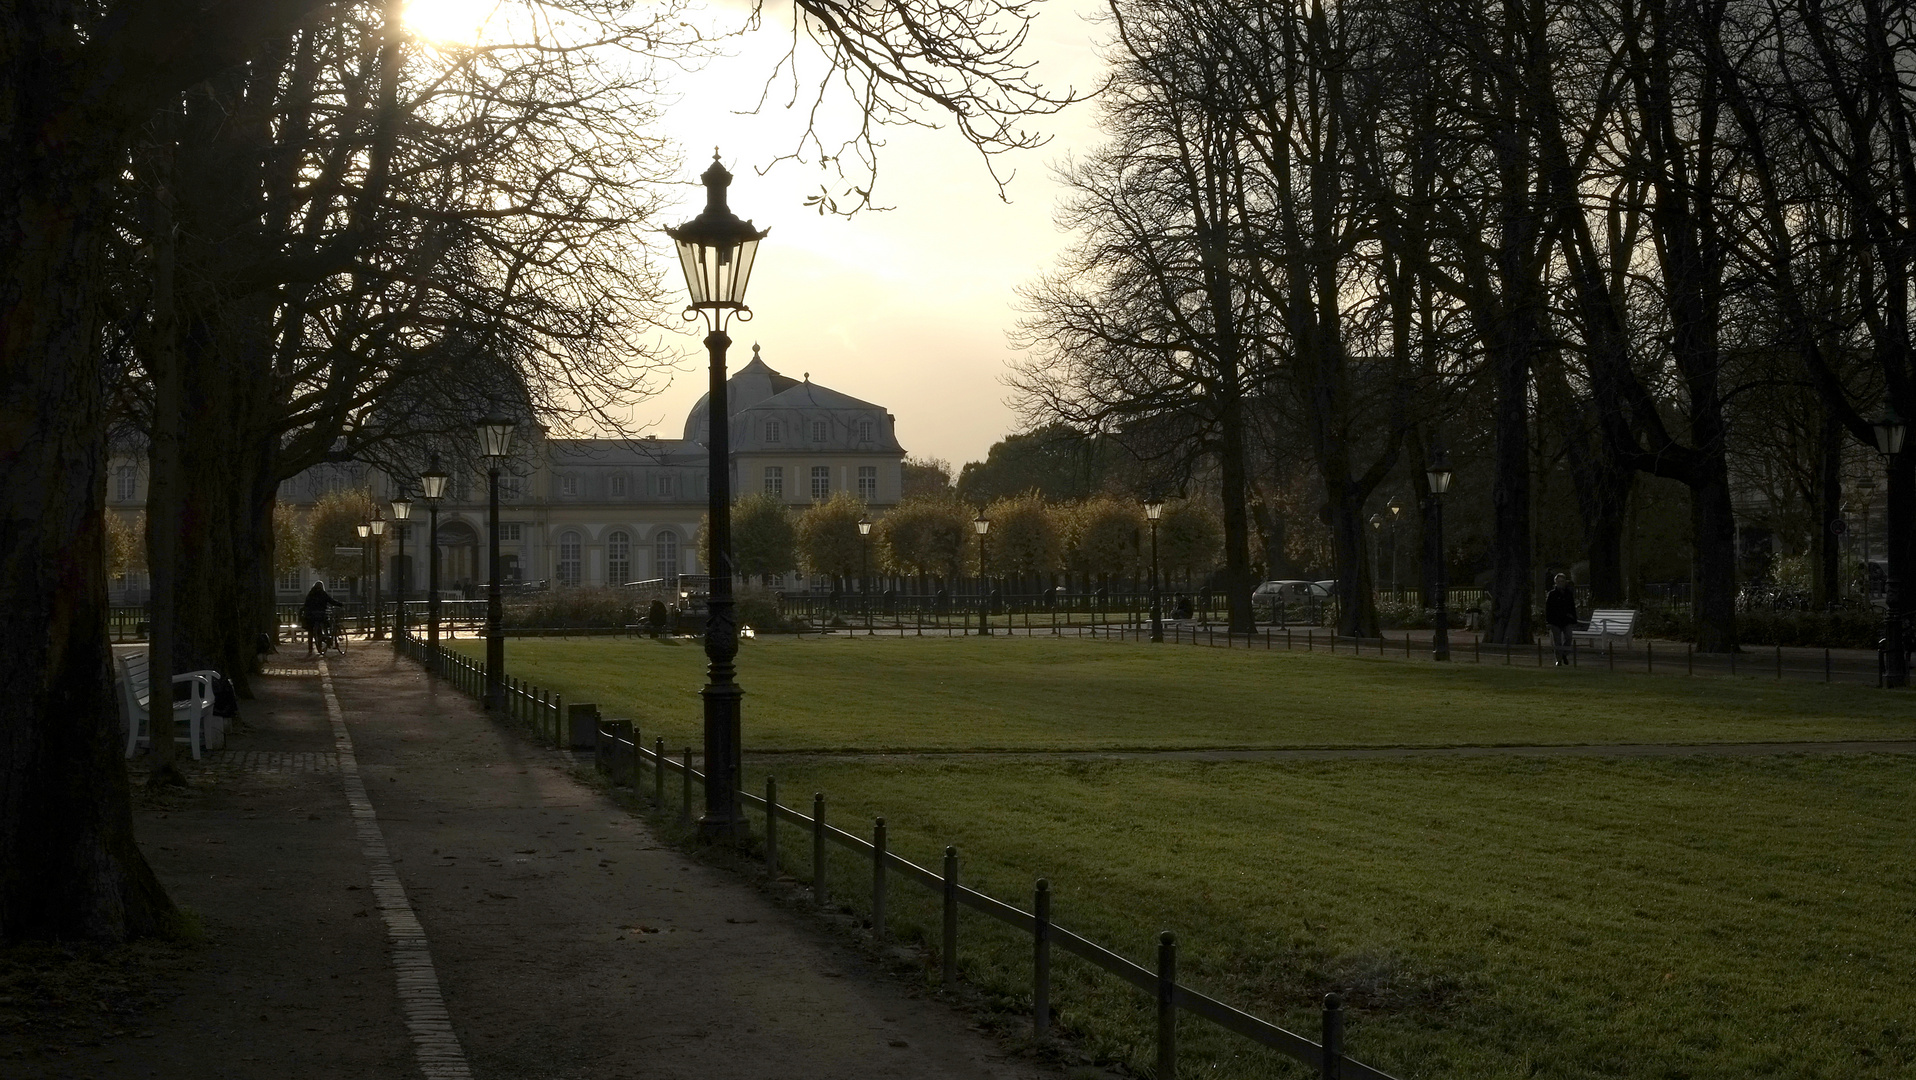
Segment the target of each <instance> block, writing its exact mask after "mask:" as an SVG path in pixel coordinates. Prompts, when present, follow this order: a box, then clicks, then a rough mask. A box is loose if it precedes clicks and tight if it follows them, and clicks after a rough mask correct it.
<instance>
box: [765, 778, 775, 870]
mask: <svg viewBox="0 0 1916 1080" xmlns="http://www.w3.org/2000/svg"><path fill="white" fill-rule="evenodd" d="M765 872H766V873H768V874H770V875H772V880H773V881H777V880H778V778H777V777H775V776H768V777H766V778H765Z"/></svg>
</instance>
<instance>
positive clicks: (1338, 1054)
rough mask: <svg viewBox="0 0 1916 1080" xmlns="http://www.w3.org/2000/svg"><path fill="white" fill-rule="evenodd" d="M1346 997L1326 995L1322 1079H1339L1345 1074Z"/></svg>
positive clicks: (1320, 1073) (1320, 1074)
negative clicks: (1343, 1067)
mask: <svg viewBox="0 0 1916 1080" xmlns="http://www.w3.org/2000/svg"><path fill="white" fill-rule="evenodd" d="M1343 1060H1344V999H1343V998H1340V997H1338V996H1337V995H1336V994H1325V995H1324V1064H1323V1068H1322V1070H1321V1071H1320V1072H1319V1073H1318V1075H1319V1076H1320V1077H1322V1080H1337V1078H1338V1077H1339V1076H1341V1075H1342V1074H1343V1069H1342V1068H1341V1067H1340V1066H1341V1065H1342V1064H1343Z"/></svg>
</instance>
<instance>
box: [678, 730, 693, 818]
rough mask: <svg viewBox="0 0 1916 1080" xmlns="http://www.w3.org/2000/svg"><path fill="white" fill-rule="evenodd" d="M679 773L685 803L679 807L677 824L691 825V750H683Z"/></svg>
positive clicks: (687, 748) (689, 748)
mask: <svg viewBox="0 0 1916 1080" xmlns="http://www.w3.org/2000/svg"><path fill="white" fill-rule="evenodd" d="M679 771H680V772H681V773H683V774H684V778H685V801H684V803H683V804H681V805H680V807H679V824H681V825H690V824H692V748H691V747H689V746H688V747H686V748H685V757H684V758H683V759H681V760H680V762H679Z"/></svg>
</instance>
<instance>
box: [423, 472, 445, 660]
mask: <svg viewBox="0 0 1916 1080" xmlns="http://www.w3.org/2000/svg"><path fill="white" fill-rule="evenodd" d="M450 479H452V477H450V476H448V475H446V473H445V472H444V471H442V470H441V469H440V468H439V464H438V463H437V462H434V463H433V466H432V468H430V469H427V470H426V471H425V472H423V473H420V474H419V494H420V495H421V496H423V497H424V498H425V500H426V520H427V524H426V548H427V551H428V554H427V556H426V651H427V652H428V653H430V654H432V656H433V658H434V659H435V660H436V659H437V657H438V653H439V500H440V499H443V498H445V497H446V481H448V480H450Z"/></svg>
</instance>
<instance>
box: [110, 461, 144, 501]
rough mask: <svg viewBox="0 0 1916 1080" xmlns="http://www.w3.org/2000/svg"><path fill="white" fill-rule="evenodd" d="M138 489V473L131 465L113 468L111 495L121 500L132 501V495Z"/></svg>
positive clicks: (135, 493) (136, 492) (137, 492)
mask: <svg viewBox="0 0 1916 1080" xmlns="http://www.w3.org/2000/svg"><path fill="white" fill-rule="evenodd" d="M139 491H140V473H139V470H138V469H135V468H134V467H133V466H131V465H121V466H119V467H117V468H115V469H114V470H113V497H114V498H116V499H118V500H120V501H121V502H132V501H133V496H135V495H137V494H139Z"/></svg>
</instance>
